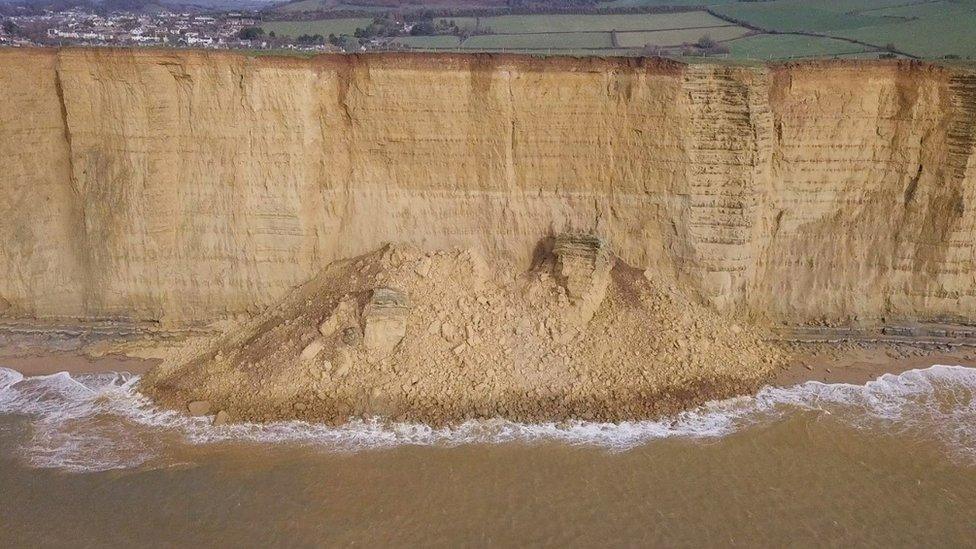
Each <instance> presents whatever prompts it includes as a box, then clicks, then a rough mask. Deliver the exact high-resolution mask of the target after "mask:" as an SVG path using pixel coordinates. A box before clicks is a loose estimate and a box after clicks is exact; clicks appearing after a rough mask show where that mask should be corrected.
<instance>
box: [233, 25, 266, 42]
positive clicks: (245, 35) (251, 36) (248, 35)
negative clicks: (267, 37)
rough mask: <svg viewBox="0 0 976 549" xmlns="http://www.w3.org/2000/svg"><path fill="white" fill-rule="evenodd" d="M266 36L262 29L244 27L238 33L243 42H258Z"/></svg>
mask: <svg viewBox="0 0 976 549" xmlns="http://www.w3.org/2000/svg"><path fill="white" fill-rule="evenodd" d="M262 36H264V29H262V28H261V27H244V28H243V29H241V30H240V32H238V33H237V37H238V38H240V39H241V40H257V39H258V38H261V37H262Z"/></svg>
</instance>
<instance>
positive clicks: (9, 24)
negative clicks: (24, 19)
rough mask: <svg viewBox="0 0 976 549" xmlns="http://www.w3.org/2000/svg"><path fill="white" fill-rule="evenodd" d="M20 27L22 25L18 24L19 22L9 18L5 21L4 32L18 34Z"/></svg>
mask: <svg viewBox="0 0 976 549" xmlns="http://www.w3.org/2000/svg"><path fill="white" fill-rule="evenodd" d="M19 28H20V27H18V26H17V23H14V22H13V21H11V20H9V19H7V20H6V21H4V22H3V32H5V33H7V34H17V30H18V29H19Z"/></svg>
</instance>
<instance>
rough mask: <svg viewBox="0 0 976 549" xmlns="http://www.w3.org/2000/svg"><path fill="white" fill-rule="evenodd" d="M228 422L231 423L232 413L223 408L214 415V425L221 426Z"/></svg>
mask: <svg viewBox="0 0 976 549" xmlns="http://www.w3.org/2000/svg"><path fill="white" fill-rule="evenodd" d="M228 423H230V414H228V413H227V412H226V411H224V410H221V411H219V412H217V415H216V416H214V420H213V425H214V427H219V426H220V425H226V424H228Z"/></svg>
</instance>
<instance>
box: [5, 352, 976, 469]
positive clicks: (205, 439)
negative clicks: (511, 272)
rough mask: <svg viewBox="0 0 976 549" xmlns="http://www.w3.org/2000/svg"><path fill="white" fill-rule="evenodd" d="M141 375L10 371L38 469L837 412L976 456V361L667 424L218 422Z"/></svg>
mask: <svg viewBox="0 0 976 549" xmlns="http://www.w3.org/2000/svg"><path fill="white" fill-rule="evenodd" d="M137 381H138V377H137V376H131V375H128V374H92V375H79V376H77V377H72V376H70V375H69V374H67V373H64V372H62V373H59V374H54V375H48V376H37V377H27V378H25V377H24V376H22V375H21V374H20V373H18V372H16V371H14V370H10V369H7V368H0V414H6V415H17V416H24V417H26V420H27V422H28V423H29V426H30V429H29V433H28V434H27V438H26V440H25V442H24V443H23V446H22V448H20V451H21V453H22V457H23V458H24V459H25V460H26V461H27V462H29V463H30V464H31V465H33V466H36V467H53V468H59V469H66V470H70V471H99V470H108V469H120V468H130V467H137V466H141V465H145V464H149V463H153V462H154V461H160V460H162V461H163V462H165V457H163V456H164V454H165V453H166V452H165V449H166V445H167V444H174V443H177V444H178V443H191V444H210V443H220V442H232V441H233V442H255V443H291V444H302V445H314V446H318V447H322V448H324V449H326V450H329V451H338V452H353V451H361V450H367V449H374V448H389V447H394V446H400V445H436V446H443V447H451V446H458V445H464V444H493V443H504V442H523V443H538V442H547V441H553V442H561V443H565V444H571V445H587V446H597V447H604V448H607V449H611V450H627V449H629V448H633V447H635V446H639V445H642V444H645V443H647V442H650V441H653V440H657V439H663V438H688V439H701V438H713V437H722V436H725V435H728V434H730V433H733V432H736V431H739V430H742V429H745V428H748V427H750V426H754V425H760V424H768V423H770V422H773V421H776V420H778V419H782V418H784V417H787V416H789V415H790V414H796V413H798V412H820V413H824V414H830V416H831V418H832V419H835V420H838V421H842V422H844V423H846V424H848V425H850V426H851V427H854V428H857V429H879V430H882V431H884V432H887V433H895V434H898V435H899V436H910V437H918V438H920V439H922V440H933V439H935V441H937V442H939V443H941V444H942V445H944V447H945V448H947V449H948V451H949V452H950V453H952V454H953V455H955V456H959V457H962V458H964V459H967V460H974V461H976V368H965V367H962V366H941V365H936V366H932V367H930V368H926V369H922V370H911V371H908V372H905V373H902V374H900V375H891V374H886V375H884V376H882V377H880V378H878V379H877V380H875V381H871V382H869V383H867V384H865V385H849V384H825V383H819V382H814V381H811V382H807V383H804V384H801V385H796V386H793V387H787V388H777V387H766V388H764V389H762V390H761V391H760V392H759V393H758V394H756V395H755V396H751V397H740V398H736V399H730V400H724V401H719V402H713V403H709V404H707V405H705V406H702V407H701V408H698V409H696V410H692V411H688V412H684V413H681V414H678V415H676V416H674V417H671V418H668V419H665V420H658V421H633V422H622V423H596V422H585V421H572V422H559V423H539V424H525V423H516V422H511V421H506V420H501V419H493V420H482V421H468V422H465V423H463V424H461V425H458V426H455V427H450V428H437V429H435V428H431V427H429V426H426V425H422V424H410V423H390V422H384V421H381V420H378V419H377V420H357V421H352V422H350V423H347V424H345V425H342V426H339V427H329V426H324V425H315V424H309V423H305V422H300V421H289V422H279V423H272V424H239V425H225V426H220V427H213V426H211V425H210V421H209V420H208V419H206V418H191V417H186V416H184V415H182V414H178V413H176V412H172V411H166V410H161V409H159V408H156V407H155V406H153V405H152V403H151V402H149V400H148V399H146V398H145V397H143V396H141V395H140V394H139V393H138V392H137V391H136V389H135V385H136V382H137Z"/></svg>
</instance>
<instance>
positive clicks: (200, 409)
mask: <svg viewBox="0 0 976 549" xmlns="http://www.w3.org/2000/svg"><path fill="white" fill-rule="evenodd" d="M186 410H187V411H188V412H189V413H190V415H191V416H195V417H199V416H205V415H207V414H208V413H210V401H209V400H194V401H193V402H191V403H189V404H187V405H186Z"/></svg>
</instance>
